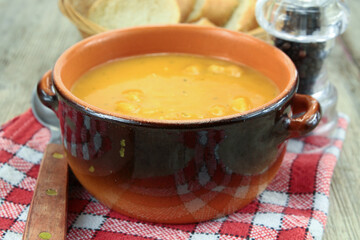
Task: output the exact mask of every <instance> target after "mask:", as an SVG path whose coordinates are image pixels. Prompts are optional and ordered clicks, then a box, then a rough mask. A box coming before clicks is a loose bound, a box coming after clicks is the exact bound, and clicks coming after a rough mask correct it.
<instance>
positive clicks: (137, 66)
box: [71, 54, 279, 120]
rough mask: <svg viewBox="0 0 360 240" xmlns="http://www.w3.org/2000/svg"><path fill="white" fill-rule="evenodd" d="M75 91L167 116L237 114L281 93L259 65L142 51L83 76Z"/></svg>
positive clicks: (111, 106) (136, 112)
mask: <svg viewBox="0 0 360 240" xmlns="http://www.w3.org/2000/svg"><path fill="white" fill-rule="evenodd" d="M71 91H72V93H73V94H74V95H75V96H77V97H78V98H80V99H82V100H84V101H85V102H87V103H89V104H91V105H93V106H96V107H99V108H102V109H105V110H108V111H111V112H116V113H120V114H124V115H128V116H133V117H140V118H147V119H164V120H189V119H203V118H215V117H222V116H226V115H232V114H237V113H241V112H244V111H247V110H250V109H252V108H256V107H259V106H261V105H263V104H265V103H267V102H269V101H270V100H271V99H273V98H274V97H275V96H277V95H278V94H279V89H278V88H277V86H276V85H275V84H274V83H273V82H272V81H271V80H270V79H268V78H267V77H265V76H264V75H262V74H260V73H259V72H257V71H255V70H254V69H251V68H249V67H246V66H243V65H236V64H234V63H231V62H227V61H224V60H220V59H215V58H207V57H200V56H193V55H180V54H161V55H160V54H159V55H143V56H137V57H133V58H127V59H119V60H115V61H111V62H108V63H105V64H103V65H100V66H98V67H96V68H94V69H92V70H90V71H88V72H87V73H85V74H84V75H83V76H82V77H80V79H78V80H77V81H76V82H75V84H74V85H73V87H72V89H71Z"/></svg>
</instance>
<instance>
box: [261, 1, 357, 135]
mask: <svg viewBox="0 0 360 240" xmlns="http://www.w3.org/2000/svg"><path fill="white" fill-rule="evenodd" d="M255 11H256V18H257V21H258V23H259V25H260V26H261V27H262V28H264V29H265V31H267V32H268V33H269V35H270V36H271V39H272V41H273V43H274V45H275V46H276V47H278V48H279V49H281V50H282V51H283V52H284V53H286V54H287V55H288V56H289V57H290V58H291V59H292V61H293V62H294V64H295V66H296V68H297V70H298V73H299V87H298V90H297V92H298V93H302V94H308V95H312V96H313V97H315V98H316V99H317V100H318V101H319V102H320V105H321V108H322V115H323V118H322V122H321V124H320V126H319V127H318V129H317V131H315V133H320V134H327V135H328V134H330V133H331V131H332V129H334V128H335V126H336V123H337V117H338V114H337V111H336V103H337V91H336V89H335V87H334V86H333V85H332V84H331V83H330V82H329V80H328V76H327V71H326V64H325V60H326V58H327V56H328V55H329V53H330V50H331V49H332V47H333V45H334V39H335V38H336V37H337V36H338V35H340V34H342V33H343V32H344V31H345V29H346V27H347V25H348V22H349V15H350V14H349V9H348V7H347V5H346V3H345V2H344V1H343V0H258V1H257V5H256V10H255Z"/></svg>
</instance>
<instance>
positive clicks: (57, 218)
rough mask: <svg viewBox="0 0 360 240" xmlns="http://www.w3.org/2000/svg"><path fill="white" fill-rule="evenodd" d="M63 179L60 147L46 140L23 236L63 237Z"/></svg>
mask: <svg viewBox="0 0 360 240" xmlns="http://www.w3.org/2000/svg"><path fill="white" fill-rule="evenodd" d="M67 182H68V166H67V162H66V158H65V154H64V151H63V147H62V146H61V145H58V144H49V145H48V146H47V148H46V151H45V153H44V157H43V159H42V161H41V166H40V170H39V175H38V178H37V181H36V187H35V191H34V195H33V199H32V201H31V205H30V209H29V213H28V217H27V221H26V227H25V231H24V235H23V240H33V239H54V240H63V239H66V232H67V225H66V223H67V218H66V217H67V202H68V201H67V186H68V183H67Z"/></svg>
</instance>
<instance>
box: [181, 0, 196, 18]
mask: <svg viewBox="0 0 360 240" xmlns="http://www.w3.org/2000/svg"><path fill="white" fill-rule="evenodd" d="M177 2H178V4H179V8H180V12H181V19H180V21H181V22H185V21H186V19H187V18H188V16H189V14H190V13H191V11H192V10H193V8H194V5H195V0H177Z"/></svg>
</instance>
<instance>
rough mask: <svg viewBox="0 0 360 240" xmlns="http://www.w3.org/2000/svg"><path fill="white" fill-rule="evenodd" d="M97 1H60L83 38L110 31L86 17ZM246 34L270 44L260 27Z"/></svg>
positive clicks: (60, 6)
mask: <svg viewBox="0 0 360 240" xmlns="http://www.w3.org/2000/svg"><path fill="white" fill-rule="evenodd" d="M95 1H96V0H59V8H60V11H61V12H62V13H63V14H64V15H65V16H66V17H68V18H69V19H70V21H71V22H72V23H73V24H74V25H75V26H76V27H77V28H78V30H79V32H80V34H81V36H82V37H83V38H86V37H89V36H91V35H94V34H98V33H101V32H105V31H107V30H108V29H106V28H104V27H102V26H100V25H98V24H96V23H94V22H92V21H90V20H89V19H88V18H87V17H86V16H87V12H88V10H89V8H90V7H91V5H92V4H93V3H94V2H95ZM246 33H247V34H249V35H252V36H254V37H256V38H259V39H262V40H264V41H267V42H270V40H269V37H268V35H267V33H266V32H265V31H264V29H262V28H260V27H258V28H255V29H252V30H251V31H249V32H246Z"/></svg>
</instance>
